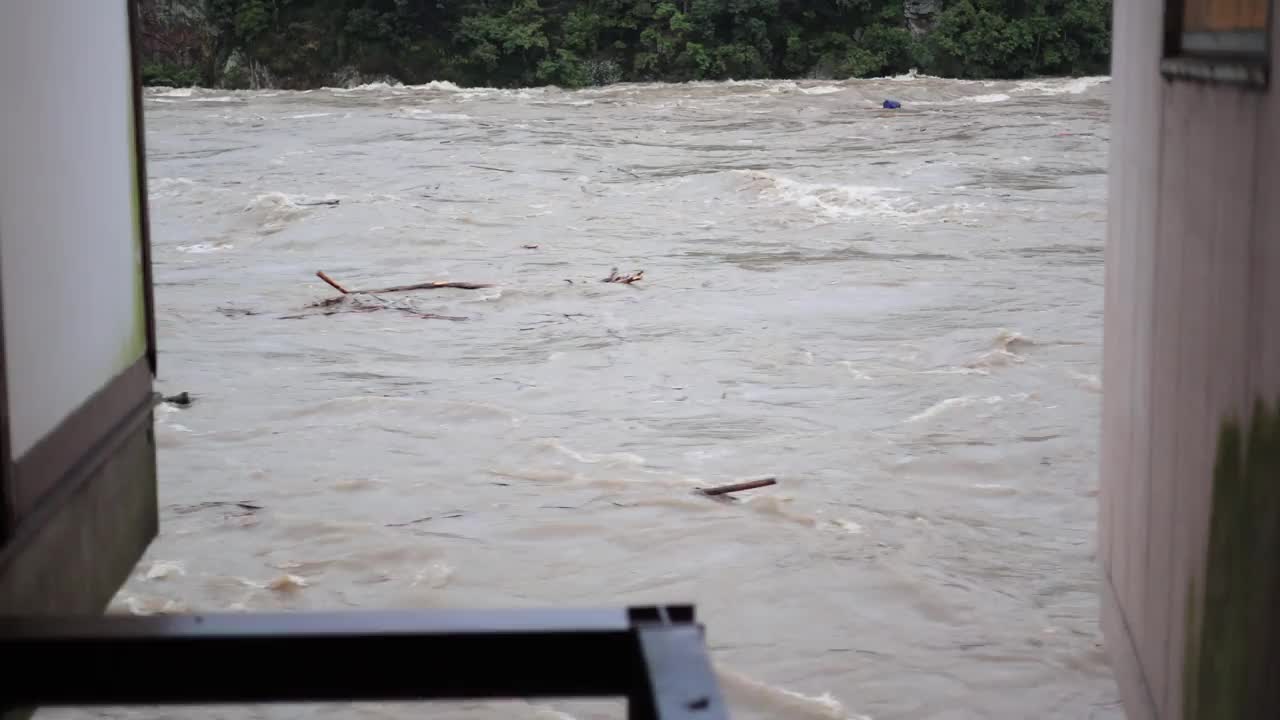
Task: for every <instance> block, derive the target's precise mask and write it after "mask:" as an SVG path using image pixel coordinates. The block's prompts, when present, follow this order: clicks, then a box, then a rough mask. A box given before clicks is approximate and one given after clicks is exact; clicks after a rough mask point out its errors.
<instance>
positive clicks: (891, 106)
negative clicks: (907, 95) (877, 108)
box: [882, 100, 902, 110]
mask: <svg viewBox="0 0 1280 720" xmlns="http://www.w3.org/2000/svg"><path fill="white" fill-rule="evenodd" d="M882 107H883V108H884V109H885V110H897V109H899V108H901V107H902V103H900V102H898V101H897V100H885V101H884V105H883V106H882Z"/></svg>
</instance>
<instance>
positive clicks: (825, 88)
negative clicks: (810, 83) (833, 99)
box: [800, 85, 844, 95]
mask: <svg viewBox="0 0 1280 720" xmlns="http://www.w3.org/2000/svg"><path fill="white" fill-rule="evenodd" d="M800 92H802V93H804V94H805V95H834V94H835V93H838V92H844V88H841V87H836V86H835V85H819V86H817V87H811V88H800Z"/></svg>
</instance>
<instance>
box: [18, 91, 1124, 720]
mask: <svg viewBox="0 0 1280 720" xmlns="http://www.w3.org/2000/svg"><path fill="white" fill-rule="evenodd" d="M885 98H893V99H896V100H899V101H901V102H902V105H903V109H901V110H898V111H885V110H881V109H880V107H879V106H880V103H881V101H882V100H884V99H885ZM146 113H147V115H146V122H147V142H148V151H149V172H150V178H151V179H150V184H151V187H150V192H151V211H152V224H153V225H152V227H153V244H154V252H153V260H154V263H155V281H156V286H157V287H156V302H157V312H158V335H159V338H158V339H159V344H160V359H159V361H160V369H159V373H160V374H159V379H158V385H159V389H161V390H162V391H164V392H166V393H174V392H179V391H184V390H185V391H190V392H191V393H192V394H193V395H194V396H195V403H194V404H193V405H192V406H191V407H189V408H185V409H179V408H173V407H164V408H162V409H161V411H160V416H159V418H158V421H157V433H158V440H159V443H160V447H161V449H160V473H161V485H160V494H161V498H160V501H161V523H162V528H161V534H160V537H159V538H158V539H157V540H156V542H155V543H154V545H153V546H152V548H151V550H150V551H149V553H148V555H147V557H146V558H144V560H143V561H142V563H141V564H140V565H139V567H138V571H137V574H136V576H135V577H134V578H133V579H132V580H131V581H130V582H129V583H128V585H127V586H126V587H125V588H124V589H123V590H122V591H121V593H120V596H119V597H118V598H117V600H116V602H115V603H114V606H113V607H114V609H115V610H116V611H119V612H134V613H154V612H166V611H174V610H208V611H212V610H218V611H226V610H232V611H234V610H246V609H251V610H278V609H288V610H314V609H346V608H363V609H378V608H392V607H395V608H399V607H416V608H430V607H458V606H469V607H502V606H516V607H544V606H552V605H583V606H596V605H601V604H621V603H649V602H683V601H690V602H696V603H697V605H698V607H699V613H700V615H701V617H702V618H703V620H704V621H705V622H706V624H707V626H708V644H709V646H710V647H711V650H712V654H713V657H714V660H715V662H716V664H717V667H718V669H719V671H720V673H721V681H722V683H723V687H724V691H725V693H726V694H727V696H728V698H729V700H730V701H731V706H732V712H733V714H734V717H735V718H747V719H761V720H763V719H766V718H767V719H774V718H779V719H781V718H797V719H803V718H832V719H838V720H843V719H845V718H860V717H864V716H865V717H870V718H874V719H875V720H906V719H909V718H910V719H916V718H918V719H924V718H929V719H931V720H942V719H944V718H945V719H946V720H960V719H968V718H1009V719H1024V718H1025V719H1032V718H1062V719H1067V718H1070V719H1081V720H1083V719H1086V718H1120V717H1121V716H1122V715H1121V712H1120V710H1119V708H1118V706H1117V704H1116V690H1115V686H1114V683H1113V681H1112V679H1111V676H1110V672H1109V670H1108V668H1107V665H1106V662H1105V659H1104V656H1103V653H1102V650H1101V649H1100V646H1099V640H1100V636H1099V629H1098V622H1097V615H1098V599H1097V590H1098V570H1097V564H1096V561H1095V558H1094V545H1095V543H1094V533H1095V514H1096V507H1095V504H1096V498H1095V492H1096V487H1095V482H1096V480H1095V476H1096V473H1095V465H1096V462H1095V456H1096V446H1097V434H1098V422H1099V420H1098V415H1099V400H1100V394H1099V393H1100V388H1099V383H1098V372H1099V361H1100V341H1101V328H1102V325H1101V313H1102V282H1103V240H1104V234H1105V211H1106V209H1105V196H1106V174H1105V172H1106V156H1107V135H1108V106H1107V83H1106V81H1105V79H1104V78H1083V79H1073V80H1044V81H1030V82H958V81H949V80H937V79H930V78H922V77H910V76H908V77H901V78H892V79H884V80H875V81H850V82H822V81H802V82H785V81H770V82H738V83H705V84H690V85H622V86H614V87H609V88H604V89H595V90H586V91H580V92H563V91H560V90H556V89H530V90H523V91H520V90H512V91H499V90H492V89H459V88H457V87H455V86H452V85H449V84H447V83H443V84H442V83H433V84H431V85H428V86H423V87H388V86H366V87H361V88H356V89H352V90H332V89H324V90H315V91H310V92H277V91H258V92H244V93H227V92H223V91H213V90H165V89H159V90H152V91H149V93H148V95H147V100H146ZM526 245H536V246H537V247H536V248H526V247H525V246H526ZM615 267H616V268H617V269H618V270H619V271H620V272H624V273H625V272H633V271H638V270H644V272H645V275H644V279H643V280H642V281H641V282H639V283H637V284H634V285H631V286H626V285H618V284H607V283H602V282H600V279H601V278H603V277H605V276H606V275H608V274H609V272H610V270H611V269H612V268H615ZM317 270H323V271H325V272H327V273H328V274H329V275H331V276H333V277H334V278H335V279H337V280H339V281H340V282H343V283H345V284H347V285H349V286H352V287H377V286H380V285H398V284H406V283H415V282H423V281H428V280H464V281H474V282H485V283H493V284H494V287H492V288H486V289H480V290H433V291H426V292H418V293H403V294H394V295H384V296H381V297H382V299H383V300H384V301H385V302H386V303H387V309H385V310H381V311H376V312H340V313H337V314H331V315H323V314H319V313H316V312H315V311H313V310H308V309H307V308H306V306H307V305H308V304H309V303H312V302H314V301H317V300H320V299H324V298H328V297H332V296H333V295H334V294H335V293H334V291H333V290H331V289H330V288H329V287H328V286H326V285H325V284H323V283H322V282H320V281H319V280H318V279H317V278H316V277H315V272H316V271H317ZM370 302H376V301H370ZM339 309H344V308H342V307H340V308H339ZM345 309H351V310H354V309H356V308H355V307H349V308H345ZM402 309H407V310H412V311H415V312H418V313H433V314H439V315H447V316H454V317H464V318H466V320H463V321H449V320H440V319H428V318H423V317H420V316H418V315H415V314H412V313H406V312H400V311H399V310H402ZM298 315H301V317H294V318H291V319H290V318H287V316H298ZM764 476H774V477H777V478H778V481H779V482H778V484H777V485H776V486H773V487H769V488H763V489H759V490H754V491H751V492H749V493H743V494H742V495H741V498H742V501H741V502H739V503H733V504H724V503H717V502H712V501H710V500H707V499H703V498H698V497H695V496H694V495H693V494H692V490H693V489H694V488H696V487H699V486H706V485H712V484H720V483H728V482H734V481H738V480H744V479H752V478H757V477H764ZM235 503H240V504H239V505H237V504H235ZM334 661H335V662H339V663H349V664H350V665H351V667H352V672H353V673H354V672H360V671H361V669H362V660H361V659H360V658H335V659H334ZM548 661H549V662H554V658H549V659H548ZM404 662H422V663H424V669H425V663H426V662H427V659H423V658H406V659H405V660H404ZM192 671H193V672H197V670H194V669H193V670H192ZM104 714H105V715H111V716H127V717H182V718H186V717H202V718H203V717H228V718H247V717H270V718H280V717H302V716H316V715H322V716H328V717H355V718H396V719H399V718H417V717H433V718H434V717H439V718H454V717H457V718H475V719H481V718H514V719H517V720H518V719H521V718H529V719H533V718H544V719H549V718H565V717H572V718H577V720H588V719H589V718H596V717H600V718H605V717H621V713H620V711H619V706H618V705H616V704H607V703H606V704H603V705H602V704H600V703H572V702H565V703H524V702H511V703H458V704H448V705H440V706H436V705H404V704H382V703H368V704H359V705H355V706H335V707H304V706H281V707H272V708H267V707H246V708H221V709H191V708H183V709H169V710H163V711H158V710H148V709H133V710H128V711H125V710H120V711H110V712H106V711H95V712H91V713H89V712H62V711H59V712H56V713H55V712H46V713H42V715H45V716H57V715H81V716H83V715H90V716H99V717H100V716H103V715H104Z"/></svg>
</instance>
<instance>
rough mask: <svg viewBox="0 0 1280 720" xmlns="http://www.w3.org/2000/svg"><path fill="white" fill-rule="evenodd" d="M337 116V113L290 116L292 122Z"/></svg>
mask: <svg viewBox="0 0 1280 720" xmlns="http://www.w3.org/2000/svg"><path fill="white" fill-rule="evenodd" d="M336 114H337V113H331V112H313V113H300V114H298V115H290V116H289V119H290V120H307V119H310V118H322V117H329V116H330V115H336Z"/></svg>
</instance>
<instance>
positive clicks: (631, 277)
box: [604, 268, 644, 285]
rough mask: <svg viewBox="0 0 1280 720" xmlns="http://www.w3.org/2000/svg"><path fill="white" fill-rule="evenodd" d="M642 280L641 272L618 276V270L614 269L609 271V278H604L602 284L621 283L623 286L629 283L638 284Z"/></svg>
mask: <svg viewBox="0 0 1280 720" xmlns="http://www.w3.org/2000/svg"><path fill="white" fill-rule="evenodd" d="M643 279H644V271H643V270H637V271H636V272H633V273H627V274H626V275H619V274H618V268H614V269H612V270H610V271H609V277H607V278H605V279H604V282H607V283H622V284H623V285H630V284H631V283H634V282H639V281H641V280H643Z"/></svg>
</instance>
